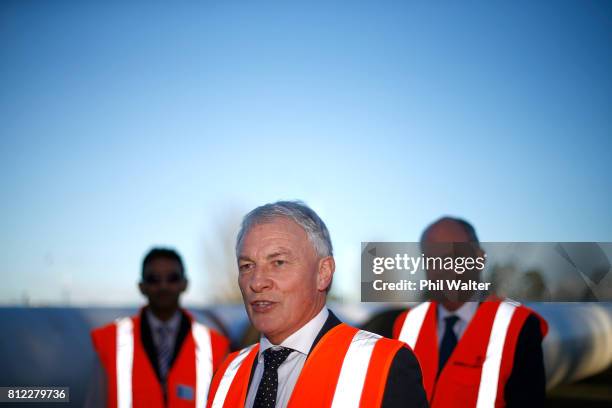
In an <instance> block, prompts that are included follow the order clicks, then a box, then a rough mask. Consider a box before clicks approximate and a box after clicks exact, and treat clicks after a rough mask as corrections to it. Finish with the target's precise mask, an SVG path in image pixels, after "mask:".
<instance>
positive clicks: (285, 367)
mask: <svg viewBox="0 0 612 408" xmlns="http://www.w3.org/2000/svg"><path fill="white" fill-rule="evenodd" d="M328 316H329V311H328V310H327V308H326V307H323V309H321V311H320V312H319V314H317V315H316V316H315V317H314V318H313V319H312V320H311V321H309V322H308V323H306V324H305V325H304V326H302V327H301V328H300V329H299V330H298V331H296V332H295V333H293V334H292V335H291V336H289V337H287V338H286V339H285V341H283V342H282V343H281V344H279V345H274V344H272V343H270V340H268V339H267V338H266V337H265V336H261V338H260V340H259V354H258V355H257V368H255V373H254V374H253V380H252V381H251V386H250V387H249V393H248V394H247V398H246V401H245V407H247V408H251V407H252V406H253V402H255V395H256V394H257V388H258V387H259V383H260V382H261V377H262V376H263V371H264V357H263V353H264V351H266V350H267V349H269V348H277V347H288V348H290V349H293V350H295V351H294V352H292V353H291V354H289V357H287V359H286V360H285V361H284V362H283V363H282V364H281V365H280V367H278V392H277V394H276V407H277V408H279V407H286V406H287V404H288V403H289V398H291V393H292V392H293V387H295V383H296V382H297V379H298V377H299V376H300V373H301V372H302V367H304V363H305V362H306V357H308V353H309V352H310V348H311V347H312V343H314V340H315V338H316V337H317V334H319V332H320V331H321V329H322V328H323V325H324V324H325V321H326V320H327V317H328Z"/></svg>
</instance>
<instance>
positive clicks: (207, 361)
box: [191, 321, 213, 408]
mask: <svg viewBox="0 0 612 408" xmlns="http://www.w3.org/2000/svg"><path fill="white" fill-rule="evenodd" d="M191 333H192V335H193V340H194V342H195V360H196V408H203V407H205V406H206V396H207V395H208V388H209V387H210V381H211V380H212V375H213V361H212V359H213V355H212V346H211V339H210V331H209V330H208V328H207V327H206V326H204V325H203V324H200V323H198V322H195V321H194V322H193V323H192V325H191Z"/></svg>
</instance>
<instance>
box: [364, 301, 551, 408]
mask: <svg viewBox="0 0 612 408" xmlns="http://www.w3.org/2000/svg"><path fill="white" fill-rule="evenodd" d="M404 310H405V309H401V310H399V309H398V310H391V311H386V312H383V313H381V314H379V315H377V316H375V317H374V318H372V320H370V321H369V322H368V323H366V324H365V326H364V327H365V330H368V331H371V332H373V333H377V334H380V335H381V336H385V337H389V338H391V337H392V336H393V334H392V333H393V323H394V322H395V319H396V318H397V317H398V316H399V315H400V313H402V312H403V311H404ZM459 341H461V340H459ZM504 395H505V397H506V404H507V407H508V408H515V407H520V408H529V407H542V406H544V402H545V400H546V373H545V371H544V356H543V353H542V333H541V332H540V322H539V320H538V318H537V317H536V316H534V315H530V316H529V317H528V318H527V320H526V321H525V324H524V326H523V328H522V329H521V332H520V333H519V338H518V341H517V344H516V351H515V354H514V363H513V367H512V373H511V374H510V378H508V381H507V382H506V386H505V389H504Z"/></svg>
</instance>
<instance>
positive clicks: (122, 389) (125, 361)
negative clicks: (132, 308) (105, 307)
mask: <svg viewBox="0 0 612 408" xmlns="http://www.w3.org/2000/svg"><path fill="white" fill-rule="evenodd" d="M115 323H116V325H117V408H131V407H132V367H133V365H134V364H133V363H134V324H133V322H132V319H131V318H130V317H123V318H120V319H117V320H116V321H115Z"/></svg>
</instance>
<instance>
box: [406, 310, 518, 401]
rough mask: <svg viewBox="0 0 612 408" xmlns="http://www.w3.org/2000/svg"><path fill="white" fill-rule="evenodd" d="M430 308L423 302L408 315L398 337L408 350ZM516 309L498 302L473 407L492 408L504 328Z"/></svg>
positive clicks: (500, 363)
mask: <svg viewBox="0 0 612 408" xmlns="http://www.w3.org/2000/svg"><path fill="white" fill-rule="evenodd" d="M430 306H431V307H436V304H435V303H434V304H432V303H431V302H424V303H421V304H420V305H418V306H416V307H414V308H413V309H411V310H410V311H409V312H408V314H407V315H406V319H405V320H404V324H403V326H402V328H401V331H400V334H399V340H401V341H404V342H406V343H408V345H410V347H412V348H414V347H415V346H416V343H417V341H418V339H419V335H420V333H421V329H422V328H423V323H424V320H425V316H426V315H427V312H428V311H429V307H430ZM517 306H520V304H517V303H514V302H510V301H505V300H504V301H502V302H500V303H499V306H498V307H497V309H496V311H495V315H494V316H495V317H494V318H493V325H492V327H491V333H490V335H489V340H488V343H487V346H486V357H485V360H484V362H483V365H482V371H481V373H480V379H479V381H480V383H479V385H478V394H477V396H476V398H477V400H476V408H488V407H494V406H495V401H496V398H497V392H498V382H499V376H500V372H501V370H502V358H503V352H504V344H505V342H506V339H507V337H508V328H509V327H510V323H511V321H512V317H513V315H514V312H515V310H516V308H517ZM436 325H437V322H436ZM418 356H419V355H418V354H417V357H418ZM421 364H422V363H421ZM436 381H437V380H436ZM430 402H431V401H430Z"/></svg>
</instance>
